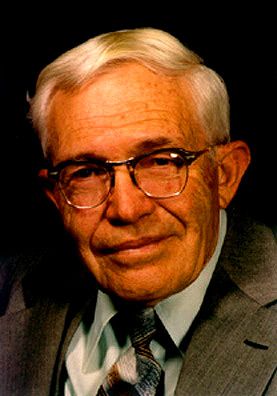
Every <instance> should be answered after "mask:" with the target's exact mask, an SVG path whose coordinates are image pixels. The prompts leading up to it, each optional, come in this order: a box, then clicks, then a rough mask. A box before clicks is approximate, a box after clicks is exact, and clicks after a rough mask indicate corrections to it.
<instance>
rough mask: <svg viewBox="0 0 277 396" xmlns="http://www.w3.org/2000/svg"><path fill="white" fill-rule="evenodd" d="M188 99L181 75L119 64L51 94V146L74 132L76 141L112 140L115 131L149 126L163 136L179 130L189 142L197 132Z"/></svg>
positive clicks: (148, 128) (188, 95)
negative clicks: (74, 87) (74, 89)
mask: <svg viewBox="0 0 277 396" xmlns="http://www.w3.org/2000/svg"><path fill="white" fill-rule="evenodd" d="M189 98H190V92H189V89H188V88H187V87H186V83H185V81H184V79H182V78H181V77H169V76H164V75H161V74H157V73H154V72H152V71H150V70H149V69H147V68H146V67H144V66H141V65H138V64H134V63H132V64H123V65H120V66H118V67H116V68H115V69H112V70H109V71H108V72H106V73H104V74H101V75H99V76H98V77H97V78H95V79H94V80H92V81H91V82H90V83H89V84H87V85H86V86H85V87H83V88H82V89H81V90H79V91H77V92H73V93H72V92H65V91H58V92H57V93H56V95H55V96H54V98H53V101H52V105H51V108H50V114H49V122H48V130H49V131H50V136H49V140H50V141H51V146H52V150H53V148H55V147H57V145H58V144H61V142H64V144H63V146H65V143H66V139H67V138H68V137H70V138H71V136H72V134H73V133H74V134H75V136H77V135H78V139H79V141H80V140H81V139H82V138H83V137H84V136H86V135H87V134H88V133H90V136H93V137H94V139H96V138H98V137H99V136H100V138H101V137H102V136H103V137H105V136H109V138H112V136H113V133H114V131H121V132H122V133H123V132H124V131H128V132H129V131H130V130H133V131H134V133H139V132H140V131H142V130H143V131H147V130H148V131H149V134H151V131H154V130H155V133H157V131H159V130H160V131H161V132H162V134H171V133H174V131H182V132H183V133H184V134H186V139H187V140H188V145H190V144H191V142H192V141H193V140H195V139H196V140H199V139H200V135H201V134H200V133H199V134H196V132H195V131H196V130H197V128H196V127H197V126H196V120H195V117H194V112H193V109H192V106H191V101H190V100H189ZM198 129H199V128H198ZM192 131H194V132H193V133H192ZM199 132H200V131H199ZM196 135H199V136H196ZM192 144H193V143H192Z"/></svg>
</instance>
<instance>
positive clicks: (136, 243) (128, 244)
mask: <svg viewBox="0 0 277 396" xmlns="http://www.w3.org/2000/svg"><path fill="white" fill-rule="evenodd" d="M164 239H166V237H164V236H163V237H161V236H159V237H147V238H145V237H144V238H139V239H133V240H127V241H124V242H120V243H117V244H113V245H111V246H105V247H102V248H100V249H98V252H99V253H100V254H102V255H109V254H114V253H120V252H124V251H128V250H130V251H131V250H134V251H135V250H140V249H143V248H147V247H148V246H151V245H156V244H158V243H159V242H161V241H163V240H164Z"/></svg>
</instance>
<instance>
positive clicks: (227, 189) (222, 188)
mask: <svg viewBox="0 0 277 396" xmlns="http://www.w3.org/2000/svg"><path fill="white" fill-rule="evenodd" d="M216 156H217V161H218V191H219V205H220V207H221V208H226V207H227V206H228V205H229V203H230V202H231V200H232V198H233V197H234V195H235V194H236V191H237V189H238V186H239V184H240V181H241V178H242V176H243V175H244V172H245V171H246V169H247V168H248V165H249V163H250V159H251V156H250V150H249V147H248V145H247V144H246V143H245V142H243V141H240V140H236V141H234V142H231V143H228V144H225V145H222V146H218V147H217V154H216Z"/></svg>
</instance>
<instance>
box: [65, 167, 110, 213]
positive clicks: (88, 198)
mask: <svg viewBox="0 0 277 396" xmlns="http://www.w3.org/2000/svg"><path fill="white" fill-rule="evenodd" d="M59 185H60V189H61V191H62V193H63V195H64V197H65V199H66V201H67V202H68V203H69V204H71V205H73V206H75V207H78V208H92V207H94V206H97V205H100V204H101V203H102V202H103V201H104V200H105V199H106V198H107V196H108V194H109V190H110V175H109V172H108V171H107V169H105V168H104V167H102V166H99V165H97V164H91V163H83V164H74V165H69V166H67V167H65V168H64V169H63V170H62V172H61V174H60V182H59Z"/></svg>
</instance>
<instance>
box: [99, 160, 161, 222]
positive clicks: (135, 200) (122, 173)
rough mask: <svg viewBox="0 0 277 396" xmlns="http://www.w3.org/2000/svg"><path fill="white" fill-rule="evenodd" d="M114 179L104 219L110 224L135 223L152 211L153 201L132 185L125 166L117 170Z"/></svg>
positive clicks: (153, 207)
mask: <svg viewBox="0 0 277 396" xmlns="http://www.w3.org/2000/svg"><path fill="white" fill-rule="evenodd" d="M114 177H115V181H114V187H113V189H112V191H111V194H110V196H109V198H108V201H107V209H106V217H107V219H108V220H109V221H110V222H111V223H116V224H131V223H135V222H137V221H138V220H139V219H140V218H142V217H144V216H147V215H149V214H151V213H152V212H153V211H154V209H155V201H154V200H153V199H152V198H149V197H147V196H146V195H145V194H144V192H143V191H141V190H140V189H139V188H138V187H137V186H136V185H135V184H134V182H133V181H132V179H131V176H130V174H129V171H128V168H127V167H126V166H120V167H119V168H117V169H116V171H115V176H114Z"/></svg>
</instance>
